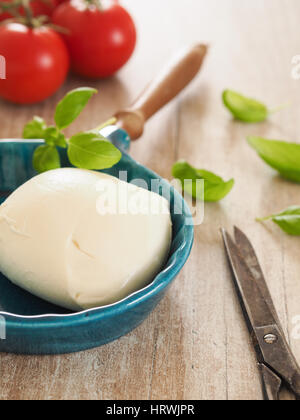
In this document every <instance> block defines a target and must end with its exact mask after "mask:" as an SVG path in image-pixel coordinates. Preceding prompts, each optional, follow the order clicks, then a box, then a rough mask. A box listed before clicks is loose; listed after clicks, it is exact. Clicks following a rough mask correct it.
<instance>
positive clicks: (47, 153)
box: [33, 144, 60, 173]
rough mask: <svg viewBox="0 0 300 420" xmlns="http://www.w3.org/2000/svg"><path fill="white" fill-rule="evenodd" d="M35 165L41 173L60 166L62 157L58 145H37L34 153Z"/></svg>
mask: <svg viewBox="0 0 300 420" xmlns="http://www.w3.org/2000/svg"><path fill="white" fill-rule="evenodd" d="M33 167H34V169H35V170H36V171H37V172H39V173H42V172H46V171H50V170H51V169H57V168H60V157H59V153H58V151H57V149H56V147H54V146H49V145H48V144H46V145H43V146H39V147H37V148H36V149H35V151H34V154H33Z"/></svg>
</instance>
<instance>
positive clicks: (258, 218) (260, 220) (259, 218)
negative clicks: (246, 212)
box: [255, 216, 273, 223]
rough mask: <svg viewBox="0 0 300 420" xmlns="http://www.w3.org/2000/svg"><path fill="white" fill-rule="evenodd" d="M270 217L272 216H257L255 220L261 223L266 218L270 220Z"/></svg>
mask: <svg viewBox="0 0 300 420" xmlns="http://www.w3.org/2000/svg"><path fill="white" fill-rule="evenodd" d="M272 218H273V216H267V217H257V218H256V219H255V220H256V222H260V223H262V222H266V221H268V220H271V219H272Z"/></svg>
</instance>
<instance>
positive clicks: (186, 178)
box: [172, 161, 234, 202]
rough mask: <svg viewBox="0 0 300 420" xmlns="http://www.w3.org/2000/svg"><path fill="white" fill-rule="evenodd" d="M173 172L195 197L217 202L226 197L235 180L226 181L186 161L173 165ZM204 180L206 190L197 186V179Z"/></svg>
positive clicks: (185, 188)
mask: <svg viewBox="0 0 300 420" xmlns="http://www.w3.org/2000/svg"><path fill="white" fill-rule="evenodd" d="M172 174H173V176H174V178H176V179H178V180H179V181H180V182H181V184H182V187H183V188H184V190H185V191H186V192H187V193H188V194H190V195H191V196H192V197H193V198H196V199H199V200H203V199H204V201H206V202H216V201H220V200H222V199H223V198H224V197H226V196H227V195H228V194H229V192H230V191H231V190H232V188H233V186H234V180H233V179H231V180H230V181H228V182H225V181H224V180H223V179H222V178H221V177H219V176H217V175H215V174H214V173H212V172H209V171H206V170H204V169H195V168H193V167H192V166H191V165H190V164H189V163H187V162H185V161H179V162H177V163H175V164H174V165H173V169H172ZM201 179H202V180H204V190H203V189H202V188H197V180H201Z"/></svg>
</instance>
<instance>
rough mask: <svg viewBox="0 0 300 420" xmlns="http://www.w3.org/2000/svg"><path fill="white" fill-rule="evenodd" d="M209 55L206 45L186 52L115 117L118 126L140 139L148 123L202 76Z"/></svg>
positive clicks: (200, 45)
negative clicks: (202, 69)
mask: <svg viewBox="0 0 300 420" xmlns="http://www.w3.org/2000/svg"><path fill="white" fill-rule="evenodd" d="M206 52H207V47H206V46H205V45H202V44H199V45H195V46H193V47H192V48H189V49H188V50H186V51H184V53H183V54H181V55H180V56H179V57H177V58H176V59H175V61H173V62H172V63H171V64H169V65H168V66H167V67H166V68H165V69H164V70H163V72H162V73H161V74H160V75H159V77H158V78H157V79H155V80H154V81H153V82H152V83H151V84H150V85H149V86H148V88H147V89H146V90H145V91H144V93H143V94H142V95H141V96H140V97H139V98H138V100H137V101H136V102H135V103H134V104H133V105H132V107H130V108H129V109H126V110H124V111H120V112H118V113H117V114H116V115H115V117H116V118H117V120H118V122H117V124H118V126H119V127H121V128H123V129H125V130H126V131H127V133H128V134H129V136H130V137H131V139H132V140H136V139H138V138H139V137H140V136H141V135H142V134H143V131H144V125H145V123H146V121H147V120H148V119H149V118H151V117H152V115H154V114H155V113H156V112H157V111H159V110H160V109H161V108H162V107H164V106H165V105H166V104H167V103H168V102H170V101H171V100H172V99H173V98H175V96H177V95H178V94H179V93H180V92H181V91H182V90H183V89H184V88H185V87H186V86H187V85H188V84H189V83H190V82H191V81H192V80H193V79H194V77H195V76H196V75H197V74H198V72H199V70H200V68H201V66H202V63H203V60H204V58H205V55H206Z"/></svg>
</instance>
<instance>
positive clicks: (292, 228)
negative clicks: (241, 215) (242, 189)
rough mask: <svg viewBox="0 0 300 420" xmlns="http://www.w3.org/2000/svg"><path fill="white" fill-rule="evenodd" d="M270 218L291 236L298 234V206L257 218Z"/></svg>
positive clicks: (299, 216)
mask: <svg viewBox="0 0 300 420" xmlns="http://www.w3.org/2000/svg"><path fill="white" fill-rule="evenodd" d="M267 220H272V221H273V222H274V223H276V224H277V225H278V226H279V227H280V228H281V229H282V230H283V231H284V232H286V233H287V234H288V235H292V236H300V207H299V206H291V207H289V208H287V209H286V210H284V211H282V212H281V213H278V214H273V215H272V216H268V217H264V218H262V219H257V221H258V222H264V221H267Z"/></svg>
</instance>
